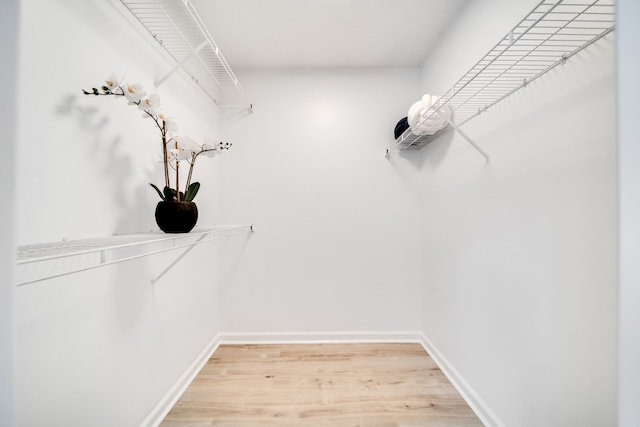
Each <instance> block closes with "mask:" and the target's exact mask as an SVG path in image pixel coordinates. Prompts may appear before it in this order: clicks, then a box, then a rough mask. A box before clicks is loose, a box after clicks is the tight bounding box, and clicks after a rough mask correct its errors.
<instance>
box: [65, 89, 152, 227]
mask: <svg viewBox="0 0 640 427" xmlns="http://www.w3.org/2000/svg"><path fill="white" fill-rule="evenodd" d="M56 112H57V113H58V114H59V115H63V116H74V117H75V118H76V119H77V122H78V123H79V124H80V126H81V128H82V129H83V130H85V131H86V132H87V133H90V134H91V135H92V137H93V141H92V143H91V145H90V147H91V148H90V149H89V152H90V153H91V156H92V158H93V160H94V161H93V162H92V164H93V165H95V167H96V168H98V171H99V172H100V174H101V175H103V176H106V177H108V178H109V180H110V181H111V182H113V185H112V186H110V187H109V188H107V189H103V194H110V197H109V199H110V200H112V202H113V203H111V205H112V206H117V207H118V218H117V219H116V226H115V229H114V234H125V233H130V232H133V231H140V230H144V229H146V227H147V224H148V222H147V221H145V220H144V218H141V217H140V216H139V213H140V212H144V210H145V206H144V200H145V198H144V197H140V196H141V193H142V191H143V190H144V186H143V185H142V184H141V185H139V186H135V187H134V194H135V195H134V196H133V197H132V195H131V182H132V176H133V174H134V164H133V161H132V159H131V158H130V157H129V156H127V155H126V153H125V149H124V142H123V138H122V136H120V135H116V136H113V137H108V138H107V137H105V136H104V135H105V133H106V130H107V129H108V128H109V126H110V119H109V117H108V116H107V115H101V114H99V111H98V108H97V107H93V106H83V105H81V104H79V103H78V97H77V96H76V95H68V96H67V97H66V98H65V99H64V102H63V103H62V104H60V105H58V106H57V107H56ZM114 165H115V167H114ZM125 189H127V191H125Z"/></svg>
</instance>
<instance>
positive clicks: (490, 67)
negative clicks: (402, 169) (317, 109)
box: [387, 0, 615, 161]
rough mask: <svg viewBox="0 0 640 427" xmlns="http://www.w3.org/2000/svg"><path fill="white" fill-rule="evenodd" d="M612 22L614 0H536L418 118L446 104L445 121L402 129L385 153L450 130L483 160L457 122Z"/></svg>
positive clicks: (563, 59)
mask: <svg viewBox="0 0 640 427" xmlns="http://www.w3.org/2000/svg"><path fill="white" fill-rule="evenodd" d="M614 28H615V3H614V0H553V1H552V0H543V1H541V2H540V3H539V4H538V5H537V6H536V7H535V8H534V9H533V10H532V11H531V12H530V13H529V14H528V15H527V16H526V17H525V18H524V19H523V20H522V21H520V22H519V23H518V25H516V26H515V27H514V28H513V29H512V30H511V31H510V32H509V33H508V34H507V35H506V36H505V37H504V38H503V39H502V40H500V42H498V44H496V45H495V46H494V47H493V49H491V50H490V51H489V53H487V54H486V55H485V56H484V57H483V58H482V59H481V60H480V61H478V62H477V63H476V64H475V65H474V66H473V67H472V68H471V69H470V70H469V71H468V72H467V73H466V74H465V75H464V76H462V78H460V79H459V80H458V81H457V82H456V83H455V84H454V85H453V87H451V88H450V89H449V90H447V91H446V92H445V93H444V94H443V95H442V96H441V97H440V99H439V100H438V102H436V103H435V104H434V108H433V109H432V110H429V112H428V113H426V114H425V115H424V116H423V117H422V118H421V119H422V120H424V121H426V120H428V119H429V118H430V117H432V116H433V115H434V114H438V111H437V110H439V109H440V108H442V107H444V106H445V105H446V106H449V107H450V108H451V111H452V112H453V120H452V122H451V123H450V126H448V127H446V128H445V129H444V130H443V131H441V132H439V133H436V134H435V135H431V136H417V135H415V134H413V132H412V131H411V129H407V130H406V131H405V132H404V133H403V134H402V135H400V136H399V137H398V138H397V139H396V140H395V142H394V143H393V144H392V145H390V146H389V148H387V154H389V153H391V152H393V151H402V150H411V149H419V148H422V147H424V146H425V145H426V144H427V143H429V142H431V141H433V140H435V139H437V138H439V137H441V136H442V135H445V134H447V133H449V132H450V131H452V130H456V131H458V132H460V133H462V136H463V137H465V139H467V140H468V141H469V142H470V143H472V144H473V145H474V147H476V149H478V150H479V151H480V152H481V154H483V155H484V156H485V157H486V159H487V161H488V160H489V158H488V155H486V153H484V152H482V150H481V149H480V148H479V147H477V146H476V145H475V143H474V142H473V141H472V140H471V139H470V138H469V137H468V136H466V135H465V134H464V133H463V132H461V130H460V126H463V125H464V124H465V123H467V122H468V121H470V120H471V119H473V118H474V117H476V116H478V115H479V114H481V113H483V112H484V111H486V110H487V109H488V108H490V107H492V106H493V105H495V104H497V103H498V102H500V101H502V100H503V99H505V98H506V97H508V96H509V95H511V94H513V93H514V92H516V91H518V90H519V89H522V88H523V87H525V86H527V85H528V84H529V83H531V82H532V81H533V80H535V79H537V78H538V77H540V76H542V75H543V74H545V73H546V72H548V71H550V70H552V69H553V68H555V67H556V66H558V65H560V64H564V63H565V62H566V61H567V60H568V59H569V58H571V57H572V56H574V55H575V54H577V53H578V52H580V51H581V50H583V49H585V48H586V47H588V46H590V45H591V44H593V43H595V42H596V41H598V40H599V39H601V38H602V37H604V36H606V35H607V34H609V33H610V32H612V31H613V30H614Z"/></svg>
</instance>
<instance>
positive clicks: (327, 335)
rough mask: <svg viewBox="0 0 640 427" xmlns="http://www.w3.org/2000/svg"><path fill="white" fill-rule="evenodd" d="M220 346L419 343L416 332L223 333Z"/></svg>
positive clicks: (419, 337) (418, 335)
mask: <svg viewBox="0 0 640 427" xmlns="http://www.w3.org/2000/svg"><path fill="white" fill-rule="evenodd" d="M219 337H220V343H221V344H314V343H326V344H331V343H387V342H389V343H420V342H421V334H420V332H417V331H397V332H225V333H221V334H220V335H219Z"/></svg>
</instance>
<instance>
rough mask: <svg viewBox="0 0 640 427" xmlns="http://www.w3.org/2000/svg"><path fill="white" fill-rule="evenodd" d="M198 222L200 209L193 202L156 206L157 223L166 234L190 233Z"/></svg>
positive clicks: (165, 203) (170, 202)
mask: <svg viewBox="0 0 640 427" xmlns="http://www.w3.org/2000/svg"><path fill="white" fill-rule="evenodd" d="M197 221H198V207H197V206H196V204H195V203H193V202H184V201H180V202H178V201H175V200H171V201H167V200H163V201H161V202H158V206H156V223H157V224H158V227H160V230H162V231H164V232H165V233H188V232H189V231H191V229H192V228H193V227H195V225H196V222H197Z"/></svg>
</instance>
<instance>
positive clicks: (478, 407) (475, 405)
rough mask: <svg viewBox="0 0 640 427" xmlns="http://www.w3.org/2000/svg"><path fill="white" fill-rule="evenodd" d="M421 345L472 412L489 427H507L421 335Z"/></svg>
mask: <svg viewBox="0 0 640 427" xmlns="http://www.w3.org/2000/svg"><path fill="white" fill-rule="evenodd" d="M420 344H422V347H423V348H424V349H425V351H426V352H427V353H429V356H431V358H432V359H433V361H434V362H435V363H436V365H438V367H439V368H440V370H441V371H442V372H443V373H444V374H445V376H446V377H447V378H448V379H449V382H451V384H453V386H454V387H455V388H456V390H458V393H460V395H461V396H462V398H463V399H464V400H465V401H466V402H467V404H468V405H469V407H471V410H472V411H473V412H474V413H475V414H476V415H477V416H478V418H480V421H482V423H483V424H484V425H485V426H487V427H505V425H504V423H503V422H502V421H500V419H499V418H498V417H497V416H496V414H495V413H494V412H493V411H492V410H491V408H489V406H488V405H487V404H486V403H485V402H484V401H483V400H482V399H481V398H480V396H479V395H478V393H476V392H475V390H473V388H471V386H470V385H469V383H467V382H466V381H465V379H464V378H463V377H462V375H460V373H459V372H458V371H457V370H456V369H455V368H454V367H453V365H452V364H451V363H449V361H448V360H447V359H446V358H445V357H444V356H443V354H442V353H441V352H440V351H439V350H438V349H437V348H436V346H435V345H433V343H432V342H431V341H430V340H429V339H428V338H427V337H426V336H425V335H424V334H422V333H421V334H420Z"/></svg>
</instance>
